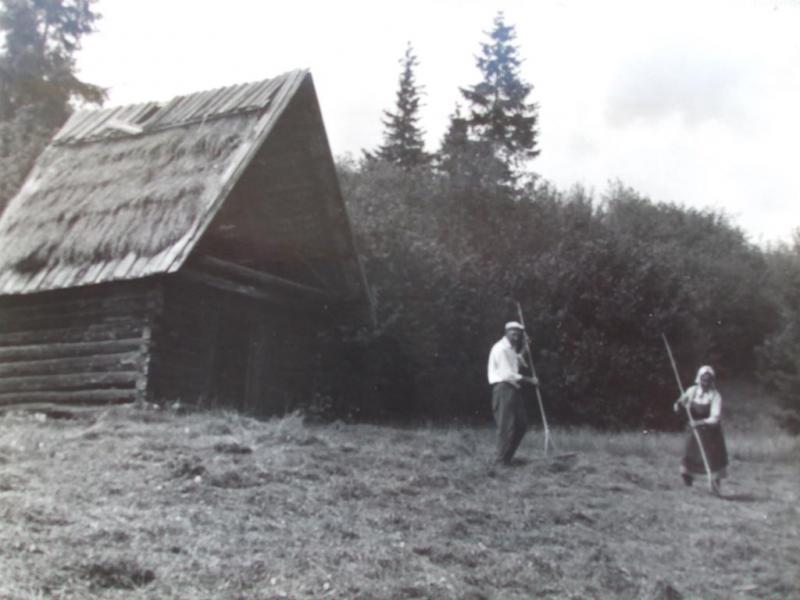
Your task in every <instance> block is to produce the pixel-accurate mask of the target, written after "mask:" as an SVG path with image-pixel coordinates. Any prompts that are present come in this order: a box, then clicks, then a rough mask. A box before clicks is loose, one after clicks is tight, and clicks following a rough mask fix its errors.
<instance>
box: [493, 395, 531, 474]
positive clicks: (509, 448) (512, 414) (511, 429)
mask: <svg viewBox="0 0 800 600" xmlns="http://www.w3.org/2000/svg"><path fill="white" fill-rule="evenodd" d="M492 411H493V412H494V421H495V423H497V458H496V460H497V462H498V463H502V464H506V465H508V464H511V458H512V457H513V456H514V452H516V451H517V447H519V443H520V442H521V441H522V437H523V436H524V435H525V431H526V430H527V429H528V419H527V417H526V415H525V403H524V399H523V394H522V390H520V389H519V388H517V387H514V386H513V385H511V384H510V383H505V382H501V383H495V384H494V386H493V387H492Z"/></svg>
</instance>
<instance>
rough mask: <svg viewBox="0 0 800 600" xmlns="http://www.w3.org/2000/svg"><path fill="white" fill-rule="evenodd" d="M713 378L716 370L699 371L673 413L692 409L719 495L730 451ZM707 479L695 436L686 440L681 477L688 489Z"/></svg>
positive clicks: (720, 403) (720, 400)
mask: <svg viewBox="0 0 800 600" xmlns="http://www.w3.org/2000/svg"><path fill="white" fill-rule="evenodd" d="M714 378H715V375H714V369H712V368H711V367H709V366H707V365H706V366H703V367H700V370H698V371H697V377H695V380H694V382H695V385H693V386H692V387H690V388H689V389H687V390H686V391H685V392H684V393H683V395H682V396H681V397H680V398H678V400H677V402H675V406H674V409H675V411H676V412H677V411H679V410H686V407H688V408H689V412H690V414H691V415H692V418H691V426H692V427H694V429H695V431H696V432H697V433H698V434H699V437H700V440H701V441H702V444H703V450H704V451H705V455H706V460H708V469H709V471H710V472H711V485H712V490H713V491H714V492H715V493H717V494H719V493H720V489H721V488H720V486H721V479H722V478H723V477H725V476H726V474H727V473H726V468H727V466H728V451H727V449H726V447H725V436H724V435H723V434H722V426H721V425H720V416H721V414H722V396H720V395H719V392H718V391H717V388H716V386H715V382H714ZM705 475H706V466H705V465H704V464H703V455H702V453H701V451H700V448H699V447H698V445H697V436H695V435H694V432H692V433H690V434H689V437H688V438H687V439H686V449H685V451H684V455H683V461H682V463H681V477H683V482H684V483H685V484H686V485H692V482H693V480H694V477H695V476H698V477H700V476H705Z"/></svg>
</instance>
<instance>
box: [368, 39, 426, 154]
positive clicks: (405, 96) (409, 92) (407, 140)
mask: <svg viewBox="0 0 800 600" xmlns="http://www.w3.org/2000/svg"><path fill="white" fill-rule="evenodd" d="M400 64H401V65H402V71H401V73H400V79H399V87H398V89H397V101H396V106H395V111H394V112H391V111H388V110H386V111H384V113H383V114H384V117H385V118H384V120H383V125H384V132H383V144H382V145H381V146H380V147H379V148H378V149H377V151H376V152H375V156H376V157H377V158H379V159H381V160H385V161H387V162H391V163H394V164H396V165H398V166H400V167H402V168H404V169H412V168H414V167H418V166H421V165H426V164H428V163H429V162H430V160H431V157H430V155H429V154H428V153H426V152H425V142H424V141H423V139H422V136H423V131H422V129H421V128H420V127H419V124H418V123H419V108H420V103H421V95H422V88H421V87H420V86H419V85H418V84H417V82H416V78H415V73H414V69H415V68H416V67H417V66H418V64H419V61H418V60H417V57H416V55H415V54H414V50H413V48H412V46H411V43H409V44H408V46H407V47H406V51H405V54H404V56H403V58H402V59H401V60H400Z"/></svg>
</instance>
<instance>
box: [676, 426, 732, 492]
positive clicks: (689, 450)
mask: <svg viewBox="0 0 800 600" xmlns="http://www.w3.org/2000/svg"><path fill="white" fill-rule="evenodd" d="M695 429H696V431H697V433H698V434H700V439H701V440H702V442H703V449H704V450H705V452H706V459H708V467H709V470H710V471H711V477H713V478H714V479H721V478H723V477H725V476H726V475H727V467H728V450H727V448H726V447H725V436H724V435H723V433H722V426H721V425H720V424H719V423H716V424H713V425H707V424H704V425H698V426H697V427H696V428H695ZM681 473H683V474H684V475H698V476H699V475H705V474H706V468H705V466H704V465H703V457H702V455H701V454H700V448H699V447H698V445H697V438H696V437H695V435H694V433H692V431H691V430H690V431H689V436H688V437H687V438H686V447H685V449H684V453H683V462H682V463H681Z"/></svg>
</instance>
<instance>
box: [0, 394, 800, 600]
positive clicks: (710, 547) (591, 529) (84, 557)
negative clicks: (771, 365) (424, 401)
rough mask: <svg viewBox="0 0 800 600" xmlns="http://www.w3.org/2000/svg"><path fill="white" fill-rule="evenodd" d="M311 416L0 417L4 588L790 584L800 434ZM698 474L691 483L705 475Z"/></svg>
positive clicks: (795, 594)
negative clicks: (504, 456)
mask: <svg viewBox="0 0 800 600" xmlns="http://www.w3.org/2000/svg"><path fill="white" fill-rule="evenodd" d="M553 435H554V439H555V441H556V443H557V444H558V453H567V452H569V453H575V454H574V456H571V457H564V458H553V457H551V458H548V459H545V458H544V456H543V452H542V437H541V434H540V433H539V432H537V431H533V432H531V433H529V435H528V436H527V437H526V438H525V440H524V441H523V444H522V447H521V449H520V452H519V453H518V455H519V456H520V457H521V458H522V459H523V461H522V462H521V464H519V465H518V466H515V467H511V468H505V469H501V470H497V469H492V468H490V464H489V461H490V457H491V453H492V446H493V431H492V429H491V428H490V427H485V428H439V427H418V428H400V427H379V426H371V425H352V424H339V423H334V424H329V425H307V424H304V423H303V420H302V419H301V418H300V417H298V416H290V417H285V418H282V419H276V420H272V421H257V420H254V419H250V418H246V417H243V416H239V415H236V414H231V413H212V414H200V413H195V414H185V415H180V414H175V413H173V412H170V411H164V410H143V409H134V408H114V409H108V410H105V411H100V412H97V413H93V414H87V415H84V416H82V417H79V418H72V419H52V418H47V417H45V416H44V415H36V414H8V415H6V416H4V417H0V598H3V599H30V598H82V599H83V598H101V599H110V598H126V599H127V598H157V599H174V598H191V599H212V598H213V599H220V598H224V599H228V598H230V599H256V598H258V599H273V600H275V599H278V598H354V599H364V600H366V599H372V598H376V599H389V598H395V599H400V598H437V599H438V598H453V599H473V600H477V599H480V598H487V599H488V598H572V599H579V598H581V599H583V598H644V599H652V600H656V599H665V600H666V599H675V598H702V599H709V598H719V599H730V598H780V599H786V598H800V509H799V508H798V493H799V492H800V478H798V474H799V473H798V465H800V462H798V458H800V445H798V441H797V439H796V438H791V437H789V436H788V435H785V434H781V433H778V432H777V431H776V430H769V429H764V430H762V431H754V430H753V429H752V428H751V429H748V428H745V427H735V426H734V427H731V429H730V431H729V435H728V445H729V449H730V451H731V468H730V471H731V477H730V478H729V479H728V480H726V482H725V484H724V489H723V493H724V497H723V498H721V499H720V498H716V497H714V496H712V495H710V494H709V493H708V491H707V489H706V488H705V487H704V486H703V485H698V484H696V485H695V486H694V487H692V488H685V487H684V486H683V484H682V483H681V481H680V478H679V477H678V475H677V465H678V460H679V457H680V449H681V444H682V436H680V435H677V434H652V433H626V434H618V435H611V434H603V433H597V432H592V431H588V430H574V431H565V430H558V429H556V430H555V431H554V432H553ZM700 483H701V482H700Z"/></svg>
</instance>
